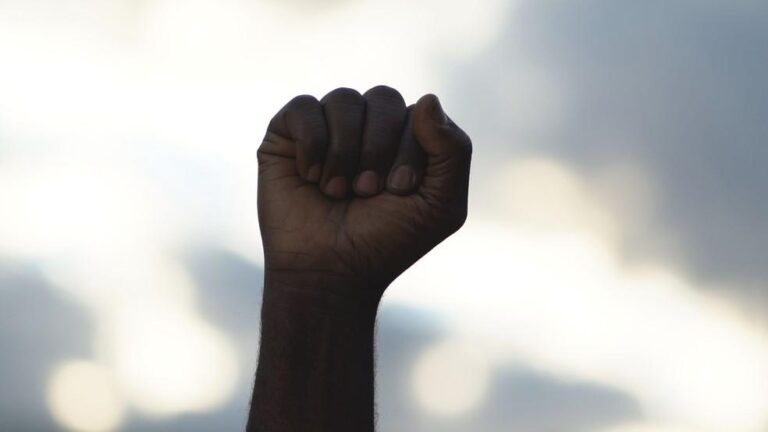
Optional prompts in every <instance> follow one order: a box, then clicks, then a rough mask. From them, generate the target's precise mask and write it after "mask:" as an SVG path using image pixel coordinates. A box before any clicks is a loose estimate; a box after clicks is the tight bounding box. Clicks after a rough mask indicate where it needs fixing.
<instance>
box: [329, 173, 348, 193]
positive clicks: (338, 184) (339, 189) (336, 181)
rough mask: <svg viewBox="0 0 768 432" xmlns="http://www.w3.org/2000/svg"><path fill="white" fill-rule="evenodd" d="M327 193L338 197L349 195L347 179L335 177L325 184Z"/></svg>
mask: <svg viewBox="0 0 768 432" xmlns="http://www.w3.org/2000/svg"><path fill="white" fill-rule="evenodd" d="M325 193H327V194H328V195H331V196H334V197H336V198H344V197H345V196H346V195H347V179H345V178H344V177H334V178H332V179H331V180H330V181H329V182H328V184H327V185H325Z"/></svg>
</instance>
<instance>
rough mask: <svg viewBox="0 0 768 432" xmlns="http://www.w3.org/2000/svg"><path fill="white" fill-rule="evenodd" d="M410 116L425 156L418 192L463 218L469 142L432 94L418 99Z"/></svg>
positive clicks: (469, 152)
mask: <svg viewBox="0 0 768 432" xmlns="http://www.w3.org/2000/svg"><path fill="white" fill-rule="evenodd" d="M412 115H413V134H414V136H415V137H416V140H417V141H418V142H419V145H421V148H422V149H423V150H424V152H425V153H426V155H427V166H426V170H425V172H424V179H423V180H422V183H421V187H420V193H421V194H422V195H423V196H424V197H425V198H427V199H428V200H429V201H431V204H437V205H440V206H441V207H442V206H446V205H447V206H450V207H454V208H455V210H457V211H459V212H464V215H463V216H464V217H466V203H467V192H468V185H469V166H470V161H471V159H472V141H471V140H470V138H469V136H467V134H466V133H464V131H463V130H461V128H459V127H458V126H457V125H456V124H455V123H454V122H453V121H452V120H451V119H450V118H448V116H447V115H446V114H445V111H443V107H442V105H441V104H440V100H439V99H438V98H437V96H435V95H432V94H428V95H425V96H423V97H422V98H421V99H419V101H418V102H417V103H416V105H415V106H414V107H413V112H412ZM462 222H463V220H462Z"/></svg>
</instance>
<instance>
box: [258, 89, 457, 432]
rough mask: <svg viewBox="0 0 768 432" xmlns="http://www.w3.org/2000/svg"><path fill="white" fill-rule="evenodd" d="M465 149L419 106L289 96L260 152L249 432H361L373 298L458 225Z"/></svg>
mask: <svg viewBox="0 0 768 432" xmlns="http://www.w3.org/2000/svg"><path fill="white" fill-rule="evenodd" d="M470 157H471V143H470V140H469V138H468V137H467V136H466V134H464V132H462V131H461V129H459V128H458V127H457V126H456V125H455V124H454V123H453V122H452V121H451V120H450V119H448V117H447V116H446V115H445V114H444V112H443V111H442V108H441V106H440V104H439V102H438V100H437V98H436V97H434V96H431V95H427V96H425V97H423V98H421V99H420V100H419V102H418V103H417V104H416V105H414V106H412V107H409V108H406V107H405V103H404V101H403V99H402V97H401V96H400V94H399V93H397V92H396V91H395V90H393V89H390V88H388V87H375V88H373V89H371V90H369V91H368V92H366V93H365V95H360V94H359V93H357V92H355V91H353V90H349V89H338V90H335V91H333V92H331V93H329V94H328V95H326V96H325V97H324V98H323V99H322V101H317V100H316V99H314V98H312V97H310V96H300V97H297V98H295V99H293V100H292V101H291V102H289V103H288V104H287V105H286V106H285V107H284V108H283V109H282V110H281V111H280V112H278V114H277V115H276V116H275V117H274V118H273V120H272V121H271V122H270V125H269V128H268V131H267V134H266V137H265V139H264V142H263V143H262V145H261V147H260V148H259V193H258V206H259V223H260V228H261V233H262V239H263V242H264V253H265V266H266V271H265V286H264V299H263V304H262V333H261V349H260V352H259V366H258V370H257V374H256V384H255V387H254V395H253V402H252V407H251V413H250V417H249V420H248V427H247V430H248V431H249V432H256V431H258V432H299V431H301V432H315V431H316V432H331V431H333V432H366V431H368V432H372V431H373V430H374V368H373V362H374V352H373V351H374V349H373V346H374V326H375V320H376V310H377V307H378V304H379V301H380V299H381V296H382V294H383V293H384V290H385V289H386V288H387V286H388V285H389V284H390V283H391V282H392V281H393V280H394V279H395V278H396V277H397V276H398V275H400V274H401V273H402V272H403V271H405V270H406V269H407V268H408V267H410V266H411V265H412V264H413V263H414V262H416V261H417V260H418V259H419V258H420V257H421V256H423V255H424V254H426V253H427V252H428V251H429V250H431V249H432V248H433V247H434V246H435V245H437V244H438V243H440V242H441V241H442V240H443V239H445V238H446V237H448V236H449V235H450V234H452V233H453V232H455V231H456V230H458V229H459V227H460V226H461V225H462V224H463V222H464V220H465V218H466V203H467V187H468V181H469V162H470Z"/></svg>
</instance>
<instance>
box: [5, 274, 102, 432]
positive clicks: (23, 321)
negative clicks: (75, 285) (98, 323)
mask: <svg viewBox="0 0 768 432" xmlns="http://www.w3.org/2000/svg"><path fill="white" fill-rule="evenodd" d="M0 295H1V296H2V301H0V347H2V351H3V355H2V358H3V359H2V361H1V362H0V382H2V383H3V388H2V391H0V429H2V430H14V431H16V430H18V431H24V430H35V431H41V432H42V431H53V430H58V428H57V427H56V425H55V424H54V423H53V419H52V418H51V415H50V414H49V412H48V407H47V406H46V402H45V386H46V382H47V380H48V374H49V373H50V371H51V368H52V367H53V366H54V365H55V364H56V363H57V362H58V361H60V360H61V359H63V358H67V357H87V356H89V355H91V345H90V337H91V334H92V332H93V328H92V323H91V320H90V317H89V316H88V315H87V314H86V313H85V311H84V310H83V309H81V308H80V307H78V305H77V304H76V303H74V302H72V301H71V300H70V299H68V298H66V297H64V296H63V295H62V294H61V293H60V292H58V291H57V290H55V289H52V287H50V286H49V285H48V284H47V283H46V282H45V280H44V279H43V278H42V277H41V275H40V274H39V273H38V272H37V271H36V270H35V269H34V268H33V267H31V266H29V265H26V264H21V263H18V262H14V261H10V260H6V259H2V260H0Z"/></svg>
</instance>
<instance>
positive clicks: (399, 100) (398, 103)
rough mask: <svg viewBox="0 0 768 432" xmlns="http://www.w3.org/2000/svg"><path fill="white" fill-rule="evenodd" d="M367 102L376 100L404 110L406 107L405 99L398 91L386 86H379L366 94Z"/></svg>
mask: <svg viewBox="0 0 768 432" xmlns="http://www.w3.org/2000/svg"><path fill="white" fill-rule="evenodd" d="M365 98H366V99H367V100H375V101H377V102H380V103H382V104H384V105H386V106H391V107H393V108H398V109H402V108H404V107H405V99H403V96H402V95H401V94H400V92H398V91H397V90H395V89H393V88H392V87H389V86H385V85H378V86H376V87H373V88H371V89H370V90H368V91H367V92H365Z"/></svg>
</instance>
